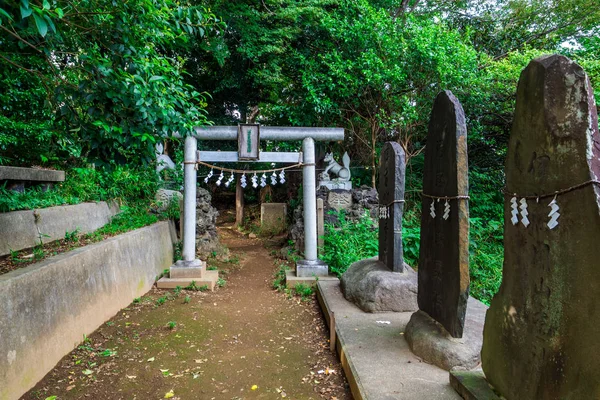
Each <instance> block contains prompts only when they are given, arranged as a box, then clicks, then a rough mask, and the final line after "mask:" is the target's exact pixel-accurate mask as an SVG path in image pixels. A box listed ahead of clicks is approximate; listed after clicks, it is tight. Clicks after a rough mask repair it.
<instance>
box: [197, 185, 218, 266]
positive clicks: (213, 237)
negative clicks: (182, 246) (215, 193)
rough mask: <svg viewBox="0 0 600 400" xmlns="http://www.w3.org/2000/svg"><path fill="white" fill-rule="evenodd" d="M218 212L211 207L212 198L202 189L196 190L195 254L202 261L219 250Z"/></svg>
mask: <svg viewBox="0 0 600 400" xmlns="http://www.w3.org/2000/svg"><path fill="white" fill-rule="evenodd" d="M218 216H219V212H218V211H217V209H216V208H215V207H213V206H212V196H211V194H210V192H209V191H208V190H206V189H204V188H201V187H199V188H197V189H196V254H198V256H199V257H200V258H201V259H202V258H204V259H206V258H208V257H209V256H210V255H211V254H212V253H213V252H218V251H220V250H221V245H220V242H219V236H218V234H217V217H218Z"/></svg>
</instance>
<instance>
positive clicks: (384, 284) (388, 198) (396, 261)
mask: <svg viewBox="0 0 600 400" xmlns="http://www.w3.org/2000/svg"><path fill="white" fill-rule="evenodd" d="M405 168H406V166H405V161H404V150H403V149H402V147H401V146H400V145H399V144H398V143H392V142H388V143H386V144H385V145H384V146H383V149H382V151H381V157H380V162H379V187H378V191H379V213H378V214H379V215H378V217H379V258H371V259H367V260H360V261H357V262H355V263H354V264H352V265H351V266H350V267H349V268H348V270H347V271H346V272H345V273H344V275H342V279H341V282H340V286H341V289H342V292H343V293H344V296H345V297H346V299H347V300H348V301H351V302H353V303H355V304H356V305H357V306H358V307H360V308H361V309H362V310H364V311H367V312H381V311H398V312H401V311H415V310H416V309H417V302H416V300H417V276H416V274H415V271H414V270H413V269H411V268H410V267H409V266H408V265H406V264H404V257H403V256H402V211H403V209H404V171H405Z"/></svg>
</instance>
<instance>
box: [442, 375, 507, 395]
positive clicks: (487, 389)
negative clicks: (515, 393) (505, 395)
mask: <svg viewBox="0 0 600 400" xmlns="http://www.w3.org/2000/svg"><path fill="white" fill-rule="evenodd" d="M450 385H452V387H453V388H454V390H456V391H457V392H458V394H460V395H461V397H462V398H463V399H464V400H500V397H499V396H498V395H497V394H496V393H495V392H494V389H492V387H491V386H490V384H489V383H488V381H486V380H485V375H484V373H483V371H482V370H475V371H450Z"/></svg>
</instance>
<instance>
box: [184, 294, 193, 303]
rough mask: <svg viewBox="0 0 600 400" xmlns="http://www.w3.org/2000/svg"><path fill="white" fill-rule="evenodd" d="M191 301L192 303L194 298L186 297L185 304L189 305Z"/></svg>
mask: <svg viewBox="0 0 600 400" xmlns="http://www.w3.org/2000/svg"><path fill="white" fill-rule="evenodd" d="M190 301H192V298H191V297H190V296H185V298H184V299H183V304H189V302H190Z"/></svg>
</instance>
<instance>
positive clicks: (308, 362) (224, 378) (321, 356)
mask: <svg viewBox="0 0 600 400" xmlns="http://www.w3.org/2000/svg"><path fill="white" fill-rule="evenodd" d="M230 215H231V213H229V216H230ZM226 217H227V214H226ZM218 231H219V237H220V240H221V243H223V244H225V245H226V246H227V247H228V248H229V251H230V252H229V256H228V257H227V258H226V259H224V260H216V259H213V260H209V262H208V263H209V268H210V267H215V266H216V267H218V268H219V271H220V275H221V276H224V277H225V279H226V284H225V286H224V287H221V288H219V289H218V290H217V291H215V292H197V291H186V290H183V291H181V292H180V293H174V291H170V292H166V291H160V290H158V289H153V290H151V291H150V292H149V293H147V294H146V295H145V296H144V297H142V298H141V299H136V301H134V303H132V304H131V305H130V306H129V307H127V308H125V309H123V310H121V311H120V312H119V313H118V314H117V315H116V316H115V317H114V318H112V319H111V320H110V321H108V322H106V323H105V324H103V325H102V326H101V327H100V328H99V329H98V330H96V332H94V333H93V334H92V335H90V336H89V337H87V338H84V339H85V340H84V341H83V343H81V345H80V346H79V347H78V348H77V349H76V350H74V351H73V352H71V353H70V354H68V355H67V356H65V357H64V358H63V359H62V360H61V361H60V362H59V363H58V364H57V366H56V367H55V368H54V369H53V370H52V371H51V372H49V373H48V374H47V375H46V377H45V378H44V379H43V380H42V381H41V382H39V383H38V384H37V385H36V386H35V387H34V388H33V389H32V390H30V391H29V392H28V393H27V394H25V395H24V396H23V397H22V399H27V400H29V399H42V400H44V399H47V398H48V397H50V396H57V397H56V399H57V400H59V399H60V400H62V399H114V400H117V399H140V400H142V399H144V400H145V399H163V398H171V399H173V400H177V399H181V400H183V399H231V400H233V399H279V398H286V397H287V398H290V399H322V398H323V399H332V400H336V399H339V400H342V399H348V400H350V399H351V398H352V397H351V395H350V391H349V389H348V385H347V382H346V380H345V378H344V376H343V372H342V369H341V365H340V363H339V362H338V361H337V358H336V357H335V356H334V355H333V354H332V353H331V352H330V351H329V343H328V336H329V333H328V331H327V328H326V326H325V324H324V322H323V318H322V315H321V311H320V309H319V306H318V304H317V302H316V300H315V298H314V295H313V296H312V297H310V298H309V299H308V301H303V300H301V299H300V298H297V297H291V296H290V295H289V293H285V292H283V293H282V292H278V291H275V290H273V289H272V287H273V277H274V272H275V271H276V270H277V269H278V266H279V265H280V264H282V263H283V261H281V260H277V259H275V258H274V257H273V256H271V254H276V253H278V249H279V248H280V247H281V244H282V243H281V242H282V240H281V238H280V239H279V240H278V239H277V238H271V239H268V240H267V239H260V238H258V239H249V238H248V237H247V236H246V235H244V234H242V233H240V232H238V231H237V230H235V229H234V228H233V224H232V223H220V224H219V227H218ZM175 292H176V291H175ZM161 303H162V304H161ZM40 356H43V355H40Z"/></svg>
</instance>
